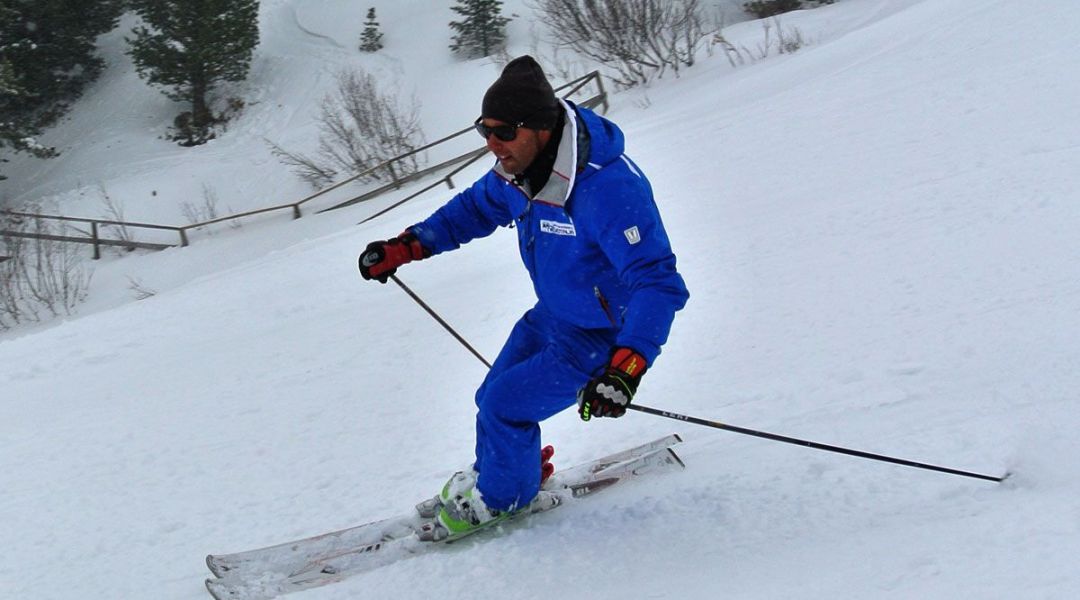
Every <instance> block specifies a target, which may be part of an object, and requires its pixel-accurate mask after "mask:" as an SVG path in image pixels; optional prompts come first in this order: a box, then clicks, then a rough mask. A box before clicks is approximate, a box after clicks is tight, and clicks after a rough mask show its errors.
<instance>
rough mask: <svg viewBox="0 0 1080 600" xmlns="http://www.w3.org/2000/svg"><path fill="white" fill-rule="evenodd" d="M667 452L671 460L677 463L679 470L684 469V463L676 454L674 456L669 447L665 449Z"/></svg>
mask: <svg viewBox="0 0 1080 600" xmlns="http://www.w3.org/2000/svg"><path fill="white" fill-rule="evenodd" d="M667 451H668V454H670V455H671V458H673V459H675V462H677V463H679V468H681V469H685V468H686V463H684V462H683V460H682V458H680V457H679V455H678V454H675V451H674V450H672V449H671V448H670V447H669V448H667Z"/></svg>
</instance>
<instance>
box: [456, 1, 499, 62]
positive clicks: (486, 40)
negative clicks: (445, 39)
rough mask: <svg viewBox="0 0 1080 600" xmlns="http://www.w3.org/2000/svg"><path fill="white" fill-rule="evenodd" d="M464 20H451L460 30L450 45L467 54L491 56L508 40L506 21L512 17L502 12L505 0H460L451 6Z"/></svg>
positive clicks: (462, 53) (468, 55) (464, 54)
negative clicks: (503, 0)
mask: <svg viewBox="0 0 1080 600" xmlns="http://www.w3.org/2000/svg"><path fill="white" fill-rule="evenodd" d="M450 8H451V9H452V10H453V11H454V12H456V13H457V14H459V15H461V16H462V17H463V20H461V21H451V22H450V28H451V29H453V30H454V31H456V32H457V35H455V36H454V39H453V42H454V43H453V44H451V45H450V49H451V50H453V51H454V52H456V53H458V54H461V55H463V56H465V57H466V58H477V57H482V56H491V55H492V54H493V53H495V51H496V50H498V49H499V48H501V47H502V46H503V44H504V43H505V42H506V24H507V23H509V22H510V19H508V18H506V17H503V16H501V13H502V2H501V0H458V3H457V4H456V5H454V6H452V7H450Z"/></svg>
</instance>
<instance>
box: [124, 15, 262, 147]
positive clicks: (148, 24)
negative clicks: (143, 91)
mask: <svg viewBox="0 0 1080 600" xmlns="http://www.w3.org/2000/svg"><path fill="white" fill-rule="evenodd" d="M131 6H132V8H133V9H135V12H136V13H138V15H139V16H140V17H142V20H143V25H141V26H139V27H136V28H135V29H134V30H133V31H132V33H133V34H134V36H135V37H133V38H128V44H129V48H128V54H129V55H130V56H131V58H132V60H134V62H135V68H136V70H137V71H138V73H139V76H140V77H142V78H143V79H146V80H147V81H148V82H149V83H150V84H152V85H156V86H161V87H162V88H164V89H163V93H164V94H165V95H166V96H168V97H169V98H171V99H173V100H176V101H178V102H190V103H191V112H190V114H185V115H181V117H178V120H177V124H178V126H180V128H181V129H182V130H187V133H190V134H192V135H195V136H204V135H205V134H206V131H207V129H208V128H209V126H210V125H212V124H213V123H214V121H215V117H214V115H213V113H212V112H211V110H210V105H209V102H208V95H209V93H210V92H211V91H212V90H213V88H214V87H215V86H216V85H218V84H219V83H221V82H224V81H242V80H243V79H245V78H246V77H247V74H248V70H249V68H250V66H251V57H252V54H253V53H254V51H255V47H256V46H257V45H258V44H259V28H258V16H259V2H258V0H131ZM185 117H189V118H190V122H189V123H184V121H185ZM185 125H187V126H186V127H185ZM201 141H205V138H202V139H201V140H200V139H196V138H195V137H191V136H189V137H188V142H189V143H190V144H195V143H200V142H201Z"/></svg>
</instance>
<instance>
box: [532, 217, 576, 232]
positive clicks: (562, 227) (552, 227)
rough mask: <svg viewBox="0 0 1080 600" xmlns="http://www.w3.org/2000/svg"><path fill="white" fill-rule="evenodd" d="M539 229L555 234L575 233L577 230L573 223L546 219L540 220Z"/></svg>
mask: <svg viewBox="0 0 1080 600" xmlns="http://www.w3.org/2000/svg"><path fill="white" fill-rule="evenodd" d="M540 231H543V232H544V233H552V234H555V235H570V236H576V235H577V230H576V229H574V224H573V223H560V222H558V221H548V220H546V219H541V220H540Z"/></svg>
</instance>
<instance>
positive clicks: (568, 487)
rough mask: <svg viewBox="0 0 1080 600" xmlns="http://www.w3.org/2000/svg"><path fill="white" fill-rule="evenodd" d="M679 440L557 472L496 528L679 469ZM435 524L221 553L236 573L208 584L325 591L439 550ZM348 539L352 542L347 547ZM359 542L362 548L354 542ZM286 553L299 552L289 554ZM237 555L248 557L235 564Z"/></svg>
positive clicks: (374, 526) (217, 588)
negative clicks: (431, 534) (429, 537)
mask: <svg viewBox="0 0 1080 600" xmlns="http://www.w3.org/2000/svg"><path fill="white" fill-rule="evenodd" d="M679 441H681V439H680V438H679V437H678V436H667V437H665V438H661V439H659V440H656V441H654V442H650V443H648V444H643V445H642V446H638V447H636V448H632V449H629V450H626V451H623V452H619V453H616V454H613V455H610V456H607V457H603V458H601V459H597V460H594V461H590V462H587V463H584V464H582V465H578V466H576V467H574V468H571V469H569V470H567V471H564V472H562V473H560V474H557V476H553V477H552V479H551V480H549V481H548V484H547V485H545V489H544V490H543V491H542V493H541V495H540V496H538V498H537V501H534V502H533V503H532V504H531V505H530V507H529V508H528V509H527V510H523V511H521V512H519V513H518V514H517V515H515V516H514V518H512V519H510V520H508V521H504V522H503V523H501V524H500V525H499V526H498V527H503V526H506V525H509V524H511V523H513V522H514V521H517V520H519V519H520V518H521V517H523V516H525V515H528V514H535V513H539V512H546V511H548V510H550V509H552V508H556V507H558V506H561V505H562V504H564V503H565V502H567V501H571V500H573V499H575V498H580V497H583V496H587V495H591V494H593V493H595V492H598V491H601V490H603V489H607V488H608V487H611V486H613V485H616V484H618V483H620V482H623V481H626V480H628V479H631V478H634V477H637V476H639V475H643V474H645V473H651V472H656V471H662V470H669V469H681V468H682V467H683V463H682V461H681V460H680V459H679V457H678V456H677V455H676V454H675V452H674V451H673V450H672V449H671V448H670V447H669V446H670V445H673V444H675V443H678V442H679ZM556 477H559V478H558V479H556ZM430 523H431V519H424V518H422V517H420V516H419V514H418V513H416V514H413V515H410V516H408V517H400V518H396V519H386V520H382V521H376V522H372V523H368V524H365V525H362V526H359V527H356V528H352V529H348V530H342V531H339V532H332V533H330V534H324V535H322V536H314V537H312V538H307V539H305V540H298V541H296V542H292V543H286V544H279V545H277V546H271V547H269V548H263V549H261V550H255V551H249V552H245V553H239V554H233V555H224V557H229V560H226V561H220V560H216V561H213V562H214V564H215V565H216V566H218V567H219V568H220V566H221V565H222V564H229V565H232V566H231V568H229V569H228V570H223V571H222V573H223V576H221V577H220V578H218V579H208V580H207V581H206V587H207V589H208V590H209V591H210V593H211V595H213V596H214V598H216V599H218V600H266V599H269V598H274V597H276V596H279V595H282V594H288V593H292V592H296V591H301V590H306V589H310V588H314V587H320V586H323V585H327V584H329V583H333V582H336V581H340V580H342V579H345V578H347V577H350V576H353V575H356V574H359V573H365V572H368V571H371V570H374V569H377V568H379V567H381V566H384V565H387V564H390V563H393V562H396V561H399V560H402V559H405V558H408V557H411V556H416V555H420V554H423V553H426V552H431V551H433V550H437V549H438V548H440V547H442V546H443V545H444V544H445V542H433V541H422V540H421V539H420V538H419V537H418V534H419V532H420V531H421V530H422V528H423V527H424V525H425V524H430ZM498 527H497V528H498ZM497 528H496V529H497ZM357 530H359V531H357ZM343 534H344V535H343ZM343 540H351V542H350V543H345V542H344V541H343ZM358 541H362V543H352V542H358ZM305 546H306V547H305ZM289 548H294V549H295V551H293V552H287V551H288V549H289ZM268 551H269V552H268ZM260 553H261V556H260V555H259V554H260ZM237 556H242V557H244V558H243V560H241V561H239V562H238V561H237V560H236V557H237ZM224 557H208V560H207V564H208V565H209V564H211V562H212V561H211V558H217V559H221V558H224ZM236 565H242V566H239V567H238V566H236Z"/></svg>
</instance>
